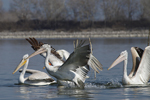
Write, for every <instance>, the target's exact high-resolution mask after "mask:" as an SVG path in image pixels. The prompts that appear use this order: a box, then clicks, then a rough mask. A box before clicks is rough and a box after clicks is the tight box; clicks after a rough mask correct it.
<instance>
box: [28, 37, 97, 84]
mask: <svg viewBox="0 0 150 100" xmlns="http://www.w3.org/2000/svg"><path fill="white" fill-rule="evenodd" d="M26 40H27V41H28V42H29V43H30V44H31V47H32V48H33V49H34V50H35V51H37V50H38V49H40V47H41V46H42V45H44V43H42V42H38V41H37V40H36V39H35V38H29V39H26ZM83 43H84V42H83ZM77 44H78V41H77ZM74 48H75V43H74ZM41 55H42V56H43V57H44V58H45V57H46V53H45V52H44V53H41ZM69 56H70V53H69V52H68V51H66V50H64V49H61V50H57V51H56V50H55V49H54V48H52V47H51V55H50V57H49V61H50V63H51V64H52V65H53V66H61V65H62V64H63V63H64V60H66V59H68V57H69ZM92 57H93V58H94V56H93V55H92V54H91V58H92ZM64 58H65V59H64ZM89 70H90V69H89V66H83V67H79V68H77V69H76V73H78V74H81V73H84V76H83V75H82V76H83V77H82V79H83V80H86V78H89V76H87V74H88V72H89ZM59 83H60V84H61V82H60V81H59ZM67 83H68V82H67ZM63 84H64V81H63V82H62V85H63ZM69 84H70V82H69Z"/></svg>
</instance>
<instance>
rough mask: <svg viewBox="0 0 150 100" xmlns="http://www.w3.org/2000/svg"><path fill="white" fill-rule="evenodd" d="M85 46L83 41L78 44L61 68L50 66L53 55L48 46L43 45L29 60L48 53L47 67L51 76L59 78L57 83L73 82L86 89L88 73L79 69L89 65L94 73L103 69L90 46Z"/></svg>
mask: <svg viewBox="0 0 150 100" xmlns="http://www.w3.org/2000/svg"><path fill="white" fill-rule="evenodd" d="M83 44H84V42H83V41H81V42H80V43H79V44H78V43H76V46H75V50H74V52H73V53H71V54H70V56H69V58H68V59H67V60H66V61H65V62H64V64H63V65H61V66H57V65H56V66H54V65H49V64H48V63H49V62H48V61H49V58H50V56H51V54H52V53H51V50H52V47H51V46H50V45H48V44H44V45H42V46H41V47H40V49H38V50H37V51H36V52H34V53H33V54H31V55H30V56H29V57H28V58H31V57H33V56H35V55H37V54H40V53H43V52H46V59H45V67H46V69H47V71H48V73H49V74H50V75H52V76H54V77H55V78H57V81H59V80H60V81H61V80H62V81H72V82H74V83H75V84H76V85H77V86H78V87H80V88H84V82H85V79H86V78H85V74H86V73H85V72H84V70H83V71H81V70H78V69H80V68H83V66H85V65H89V66H90V67H91V68H92V69H93V70H94V71H96V72H97V73H99V71H98V69H99V70H102V67H101V64H100V62H99V61H98V60H97V59H96V58H95V57H94V56H93V55H92V54H91V48H90V45H85V46H83ZM28 58H27V59H28Z"/></svg>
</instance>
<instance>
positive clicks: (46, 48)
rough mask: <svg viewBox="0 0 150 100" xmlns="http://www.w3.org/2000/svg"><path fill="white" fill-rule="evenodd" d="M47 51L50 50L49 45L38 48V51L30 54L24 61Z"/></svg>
mask: <svg viewBox="0 0 150 100" xmlns="http://www.w3.org/2000/svg"><path fill="white" fill-rule="evenodd" d="M48 49H50V50H51V45H49V44H44V45H42V46H41V47H40V49H38V50H37V51H35V52H34V53H32V54H31V55H30V56H29V57H27V58H26V59H29V58H32V57H33V56H36V55H38V54H41V53H44V52H46V51H48Z"/></svg>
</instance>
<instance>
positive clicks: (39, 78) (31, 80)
mask: <svg viewBox="0 0 150 100" xmlns="http://www.w3.org/2000/svg"><path fill="white" fill-rule="evenodd" d="M28 57H29V55H28V54H25V55H24V56H23V59H22V60H21V62H20V64H19V65H18V66H17V67H16V69H15V70H14V72H13V74H14V73H16V71H18V70H19V69H20V68H21V67H22V66H23V65H24V68H23V69H22V70H20V72H21V73H20V76H19V79H18V82H19V83H20V84H28V85H49V84H53V83H56V81H54V79H52V78H51V77H50V76H49V75H48V74H46V73H45V72H42V71H38V70H33V69H27V67H28V63H29V59H27V58H28ZM25 73H30V74H31V75H30V76H28V77H26V78H24V75H25Z"/></svg>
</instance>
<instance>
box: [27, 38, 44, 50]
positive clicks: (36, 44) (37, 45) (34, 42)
mask: <svg viewBox="0 0 150 100" xmlns="http://www.w3.org/2000/svg"><path fill="white" fill-rule="evenodd" d="M26 40H27V41H28V42H29V43H30V44H31V47H32V48H33V49H34V50H35V51H36V50H38V49H40V47H41V46H42V45H43V44H44V43H42V42H38V41H37V40H36V39H35V38H34V37H33V38H30V37H29V39H27V38H26Z"/></svg>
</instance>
